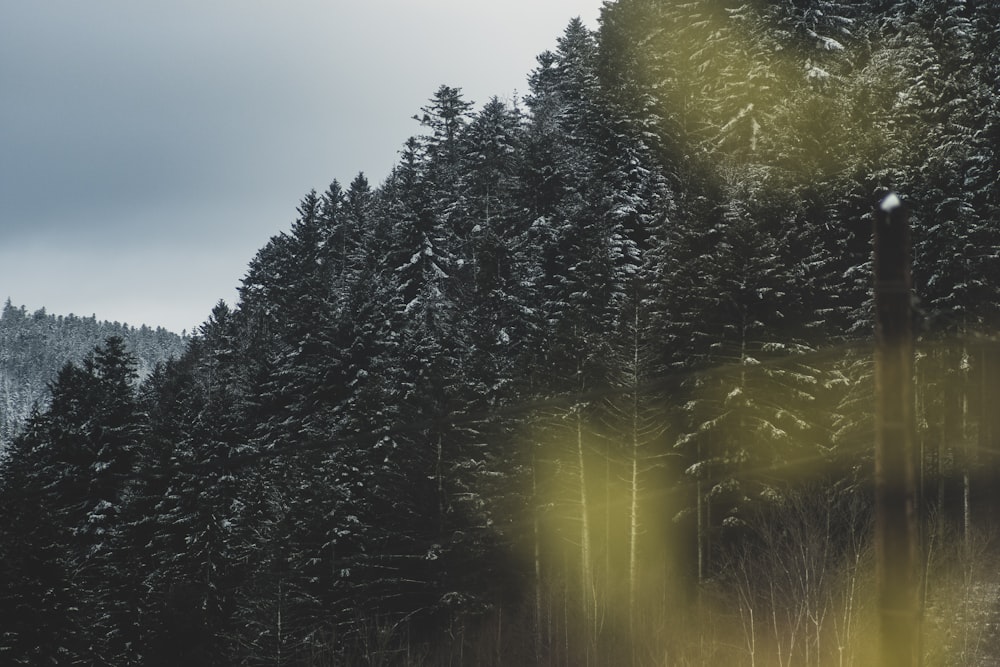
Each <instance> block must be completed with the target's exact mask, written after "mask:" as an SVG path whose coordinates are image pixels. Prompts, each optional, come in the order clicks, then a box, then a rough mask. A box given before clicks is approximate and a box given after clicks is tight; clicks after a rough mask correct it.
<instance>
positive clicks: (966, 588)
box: [924, 549, 1000, 667]
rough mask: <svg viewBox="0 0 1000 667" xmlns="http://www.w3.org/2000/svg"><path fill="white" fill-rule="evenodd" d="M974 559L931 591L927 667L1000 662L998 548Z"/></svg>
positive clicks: (990, 666) (985, 666)
mask: <svg viewBox="0 0 1000 667" xmlns="http://www.w3.org/2000/svg"><path fill="white" fill-rule="evenodd" d="M974 562H975V564H974V565H972V566H971V567H968V568H967V569H966V571H965V572H964V573H961V574H960V575H958V576H956V577H955V578H954V579H953V580H952V581H951V582H949V585H947V586H943V587H942V591H940V592H939V594H938V595H936V596H935V595H934V594H931V595H929V599H928V604H927V608H926V610H925V615H924V618H925V628H924V655H925V656H926V660H925V662H924V664H925V665H926V666H927V667H932V666H933V667H936V666H938V665H940V666H941V667H1000V553H998V552H997V550H996V549H990V550H989V551H988V552H986V553H982V554H980V556H979V557H978V558H976V559H975V561H974Z"/></svg>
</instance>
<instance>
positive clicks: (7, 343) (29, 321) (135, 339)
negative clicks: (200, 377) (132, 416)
mask: <svg viewBox="0 0 1000 667" xmlns="http://www.w3.org/2000/svg"><path fill="white" fill-rule="evenodd" d="M111 336H118V337H121V338H122V339H124V340H125V343H126V347H127V348H128V350H129V351H130V352H132V353H133V354H134V355H135V363H136V364H137V366H136V371H137V372H138V374H139V377H140V378H145V377H146V376H147V375H149V374H150V373H151V372H152V371H153V368H155V367H156V365H157V364H158V363H161V362H164V361H166V360H168V359H170V358H172V357H178V356H180V355H181V353H182V352H183V351H184V347H185V344H186V341H185V339H184V337H182V336H179V335H177V334H175V333H171V332H169V331H167V330H166V329H163V328H159V327H158V328H156V329H151V328H149V327H147V326H140V327H139V328H136V327H131V326H129V325H128V324H122V323H120V322H99V321H98V320H97V318H96V317H94V316H90V317H78V316H76V315H67V316H62V315H50V314H48V313H46V312H45V309H44V308H41V309H39V310H36V311H34V312H30V313H29V312H28V310H27V309H26V308H25V307H24V306H21V307H15V306H14V304H12V303H11V301H10V299H7V301H6V302H5V303H4V307H3V310H2V311H0V459H2V458H3V452H4V449H5V447H6V445H7V444H8V443H10V441H11V440H12V439H13V438H14V434H15V433H16V432H17V430H18V428H20V426H22V425H23V424H24V423H25V422H26V421H27V419H28V417H29V416H30V415H31V412H32V410H34V409H36V408H37V409H44V408H45V407H46V405H47V401H48V398H49V396H48V393H49V391H48V385H49V383H50V382H51V381H52V380H53V379H55V376H56V373H57V372H58V371H59V369H60V368H61V367H62V366H63V365H64V364H66V362H68V361H72V362H75V363H81V362H83V360H84V359H85V358H86V356H87V355H88V354H89V353H91V352H92V351H93V349H94V347H95V346H96V345H98V344H100V343H103V342H104V340H105V339H107V338H109V337H111Z"/></svg>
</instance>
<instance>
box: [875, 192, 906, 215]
mask: <svg viewBox="0 0 1000 667" xmlns="http://www.w3.org/2000/svg"><path fill="white" fill-rule="evenodd" d="M902 205H903V202H902V201H900V199H899V196H898V195H897V194H896V193H895V192H890V193H889V194H887V195H886V196H885V199H883V200H882V203H881V204H879V208H880V209H882V210H883V211H885V212H886V213H892V212H893V211H895V210H896V209H897V208H899V207H900V206H902Z"/></svg>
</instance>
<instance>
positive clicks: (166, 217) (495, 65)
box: [0, 0, 600, 332]
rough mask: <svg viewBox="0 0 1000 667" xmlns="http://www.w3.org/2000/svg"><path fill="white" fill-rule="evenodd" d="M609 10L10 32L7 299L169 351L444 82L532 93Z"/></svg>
mask: <svg viewBox="0 0 1000 667" xmlns="http://www.w3.org/2000/svg"><path fill="white" fill-rule="evenodd" d="M599 7H600V0H502V1H498V0H351V1H348V0H326V1H325V2H324V1H322V0H284V1H282V2H277V1H274V0H268V1H264V0H209V1H205V0H197V1H195V0H170V1H169V2H168V1H167V0H147V1H144V2H135V0H90V1H88V2H80V0H44V1H42V2H34V1H29V2H11V3H8V4H6V5H5V7H4V11H3V15H2V20H0V300H3V299H5V298H6V297H8V296H9V297H10V298H11V300H12V301H13V303H14V304H15V305H18V306H20V305H24V306H27V308H28V309H29V310H31V311H34V310H36V309H38V308H41V307H45V308H46V309H48V311H49V312H50V313H53V314H61V315H66V314H69V313H75V314H77V315H84V316H89V315H92V314H95V315H97V317H98V319H102V320H114V321H119V322H127V323H129V324H132V325H136V326H138V325H139V324H144V323H145V324H149V325H150V326H164V327H167V328H168V329H172V330H174V331H178V332H179V331H180V330H181V329H187V330H188V331H191V330H193V329H194V328H196V327H197V326H198V325H199V324H200V323H201V322H202V321H204V320H205V318H206V317H207V316H208V314H209V312H210V310H211V308H212V306H213V305H214V304H215V302H217V301H218V300H219V299H220V298H221V299H225V300H226V301H228V302H230V303H234V302H235V299H236V292H235V288H236V286H237V285H238V284H239V279H240V278H241V277H242V276H243V275H244V272H245V269H246V266H247V262H248V261H249V260H250V259H251V258H252V257H253V255H254V253H255V252H256V251H257V250H258V249H259V248H260V247H261V246H263V245H264V244H265V243H266V242H267V240H268V238H270V237H271V236H272V235H274V234H276V233H278V232H279V231H282V230H286V229H287V228H288V227H289V225H290V224H291V222H292V220H293V218H294V217H295V207H296V205H297V204H298V202H299V200H300V199H301V197H302V195H304V194H305V193H306V192H307V191H308V190H309V189H310V188H315V189H316V190H318V191H322V190H323V189H325V188H326V186H327V185H329V183H330V182H331V181H332V180H333V179H338V180H340V181H341V183H343V184H344V185H346V184H348V183H349V182H350V181H351V180H352V179H353V177H354V176H355V175H356V174H357V173H358V172H359V171H363V172H365V174H366V175H367V176H368V178H369V181H370V182H371V183H372V185H373V186H375V185H378V184H379V183H380V182H381V180H382V179H383V178H384V177H385V176H386V175H387V174H388V172H389V170H390V169H391V167H392V166H393V164H394V163H395V162H396V160H397V158H398V150H399V149H400V148H401V147H402V144H403V142H404V141H405V140H406V138H407V137H409V136H411V135H413V134H417V133H419V131H420V128H419V126H418V125H417V123H416V121H414V120H412V119H411V117H412V116H413V115H414V114H415V113H417V111H418V110H419V109H420V107H421V106H424V105H425V104H426V102H427V100H428V98H429V97H430V96H431V95H432V94H433V93H434V91H435V90H436V89H437V88H438V87H439V86H440V85H442V84H447V85H449V86H457V87H460V88H462V89H463V92H464V94H465V97H466V99H469V100H471V101H473V102H475V103H476V105H477V107H478V106H479V105H481V104H483V103H485V102H486V101H487V100H488V99H489V98H490V97H491V96H493V95H497V96H499V97H501V98H502V99H513V98H514V97H515V93H516V95H517V96H518V97H520V96H521V95H523V94H524V93H526V92H527V75H528V73H529V72H530V70H531V69H532V68H533V67H534V66H535V56H536V55H538V54H539V53H541V52H542V51H544V50H546V49H551V48H554V46H555V41H556V39H557V38H558V37H559V35H561V34H562V31H563V29H564V28H565V26H566V24H567V23H568V22H569V20H570V19H571V18H572V17H574V16H579V17H581V18H582V19H583V20H584V22H585V23H586V24H587V25H588V26H590V27H591V28H596V27H597V16H598V13H599Z"/></svg>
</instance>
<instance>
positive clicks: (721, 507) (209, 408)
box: [0, 0, 1000, 665]
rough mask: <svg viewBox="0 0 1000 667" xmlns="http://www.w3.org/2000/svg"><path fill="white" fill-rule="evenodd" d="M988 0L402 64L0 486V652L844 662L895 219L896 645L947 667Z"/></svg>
mask: <svg viewBox="0 0 1000 667" xmlns="http://www.w3.org/2000/svg"><path fill="white" fill-rule="evenodd" d="M998 26H1000V5H998V4H997V3H993V2H972V1H967V2H956V1H951V2H944V1H934V0H926V1H903V2H871V3H848V2H838V1H837V0H802V1H799V0H795V1H789V2H780V3H779V2H755V1H751V2H746V3H743V4H738V3H726V2H715V1H711V0H691V1H690V2H684V3H671V2H660V1H656V0H618V1H617V2H608V3H605V5H604V7H603V10H602V15H601V20H600V27H599V28H598V30H596V31H590V30H588V29H587V28H586V27H585V26H584V25H583V24H582V23H581V22H580V21H579V20H573V21H570V22H569V24H568V26H567V28H566V30H565V32H564V33H563V34H562V36H561V37H559V38H558V39H557V41H556V45H555V47H554V49H553V50H552V51H549V52H545V53H543V54H541V55H540V56H539V57H538V65H537V67H536V68H535V69H534V70H533V71H532V72H531V74H530V78H529V92H528V94H527V96H526V97H524V99H523V100H517V101H516V102H515V103H507V102H504V101H502V100H500V99H497V98H494V99H492V100H489V101H487V102H486V103H485V104H482V105H481V106H476V105H475V104H473V103H472V102H471V101H469V100H466V99H465V98H464V96H463V94H462V91H461V89H460V88H457V87H451V86H441V87H440V88H439V89H438V90H437V91H434V92H433V94H432V96H431V97H430V99H429V100H428V102H427V105H426V106H425V107H423V108H422V109H420V110H419V111H418V113H417V114H416V116H415V120H416V121H417V122H418V123H419V128H420V129H419V133H418V134H417V135H416V136H414V137H413V138H411V139H410V140H409V141H407V142H406V143H405V145H404V146H403V148H402V150H401V152H400V157H399V161H398V163H397V164H396V166H395V167H394V168H393V170H392V172H391V174H390V176H389V177H388V178H387V179H386V180H385V181H384V182H383V183H382V184H381V185H378V186H373V185H372V184H370V183H369V182H368V181H367V179H366V178H365V177H364V176H363V175H358V176H357V177H356V178H354V179H353V180H352V181H351V182H350V183H349V184H347V185H346V186H344V185H343V184H341V183H340V182H338V181H334V182H333V183H332V184H331V185H330V186H329V187H328V188H326V189H325V190H324V191H322V192H316V191H310V192H308V193H307V194H306V195H305V196H304V197H303V198H302V200H301V201H300V202H299V205H298V208H297V212H296V213H297V214H296V217H295V220H294V221H293V222H292V223H291V226H290V228H289V229H287V230H286V231H283V232H280V233H278V234H277V235H275V236H274V237H273V238H272V239H271V240H270V242H269V243H268V244H267V245H266V246H265V247H263V248H262V249H261V250H260V251H259V252H258V253H257V255H256V256H255V257H254V258H253V259H252V261H251V262H250V264H249V268H248V270H247V272H246V275H245V276H244V277H243V279H242V283H241V286H240V288H239V301H238V303H236V304H235V305H232V306H230V305H227V304H226V303H223V302H219V304H218V305H217V306H216V307H215V309H214V310H213V311H212V313H211V314H210V316H209V317H208V318H207V319H206V321H205V323H204V324H203V325H202V326H201V328H200V331H198V332H197V334H196V335H195V336H194V337H193V338H192V339H191V340H190V341H189V344H188V347H187V350H186V352H185V353H184V354H183V355H182V356H180V357H179V358H177V359H175V360H172V361H169V362H166V363H164V364H162V365H160V366H159V367H158V368H157V369H155V370H154V371H153V372H152V373H151V374H150V375H149V377H147V378H146V379H145V380H143V381H142V382H138V381H137V373H136V370H137V369H136V359H135V357H134V356H133V355H132V354H130V353H129V352H128V351H127V350H126V349H125V347H124V345H123V341H122V340H121V339H120V338H117V337H112V338H109V339H108V340H106V341H105V342H104V343H102V344H101V345H100V346H98V347H97V348H96V349H95V350H94V352H93V354H92V355H91V356H90V357H88V359H87V360H86V361H85V362H83V363H82V364H78V365H67V366H65V367H63V369H62V370H61V371H59V373H58V375H57V376H56V377H55V378H54V380H53V382H52V385H51V391H52V398H51V403H50V406H49V407H48V409H46V410H44V411H41V412H39V413H37V414H35V415H33V416H32V418H31V419H30V420H29V422H28V424H27V426H26V428H25V429H24V431H23V432H22V434H21V435H20V436H19V437H18V438H17V439H16V441H15V442H14V444H13V445H12V446H11V448H10V455H9V457H8V459H7V461H6V462H5V463H4V465H3V468H2V469H0V562H2V563H3V567H4V570H5V576H3V577H0V662H4V664H31V665H41V664H114V665H127V664H142V665H161V664H162V665H178V664H187V665H224V664H232V665H333V664H338V665H339V664H350V665H354V664H358V665H362V664H368V665H443V664H450V665H462V664H467V665H488V664H495V665H507V664H538V665H588V664H589V665H654V664H655V665H761V664H768V665H770V664H775V665H869V664H873V653H872V650H873V648H874V640H875V635H874V630H875V628H874V625H875V614H874V599H873V597H874V591H873V586H872V577H873V568H872V547H871V532H872V531H871V514H872V496H871V483H872V478H873V462H872V458H873V455H872V451H873V446H872V445H873V437H874V436H873V421H872V395H873V378H872V361H871V358H872V329H873V320H872V296H871V284H872V277H871V224H872V212H873V209H874V207H875V206H876V205H877V203H878V201H879V200H880V199H881V198H882V197H883V196H884V195H885V193H887V192H889V191H895V192H898V193H899V194H900V196H901V197H902V198H903V200H904V201H905V203H906V206H907V208H908V209H909V210H910V211H911V222H912V225H913V228H912V233H913V240H914V268H913V271H914V273H913V275H914V299H915V303H916V308H915V310H916V313H917V315H916V318H917V320H916V322H915V328H916V330H917V331H918V332H919V336H918V341H917V346H916V348H917V359H916V380H917V385H916V387H917V392H916V393H917V397H916V413H917V421H918V423H917V436H918V441H919V443H918V444H919V447H920V461H921V465H920V479H919V483H920V509H921V518H922V539H923V548H924V568H923V569H924V581H923V595H924V598H925V606H926V613H925V624H924V628H925V638H926V639H925V647H924V649H925V654H926V659H927V661H928V664H976V663H975V662H974V661H975V660H977V659H979V658H981V650H982V646H983V645H984V644H983V642H982V641H981V637H980V635H979V634H977V633H978V632H979V630H977V629H976V626H975V625H974V624H973V623H972V620H973V616H974V615H975V613H977V608H976V607H975V604H973V603H974V599H973V598H974V596H973V595H972V592H973V591H974V590H976V589H975V583H976V581H977V578H978V577H979V575H980V573H981V572H982V571H983V570H984V569H986V566H987V564H988V563H989V561H988V560H987V559H988V558H990V557H991V556H990V553H991V552H990V550H989V546H990V542H991V535H992V534H993V533H992V529H991V525H990V513H991V512H992V511H994V510H995V509H996V508H997V502H996V501H997V498H996V495H995V493H994V488H995V487H996V483H997V481H998V479H997V477H998V475H997V461H996V457H995V455H994V452H995V450H996V447H997V442H996V441H997V439H998V438H1000V423H998V420H1000V415H998V410H997V403H998V398H1000V396H998V387H997V377H998V371H1000V347H998V346H997V342H998V341H997V340H996V331H997V329H996V326H997V324H998V314H1000V293H998V291H1000V225H998V220H1000V217H998V214H1000V211H998V207H1000V183H998V179H997V174H998V173H1000V164H998V160H1000V154H998V151H997V149H998V146H1000V90H998V87H1000V43H998V42H1000V27H998Z"/></svg>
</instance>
